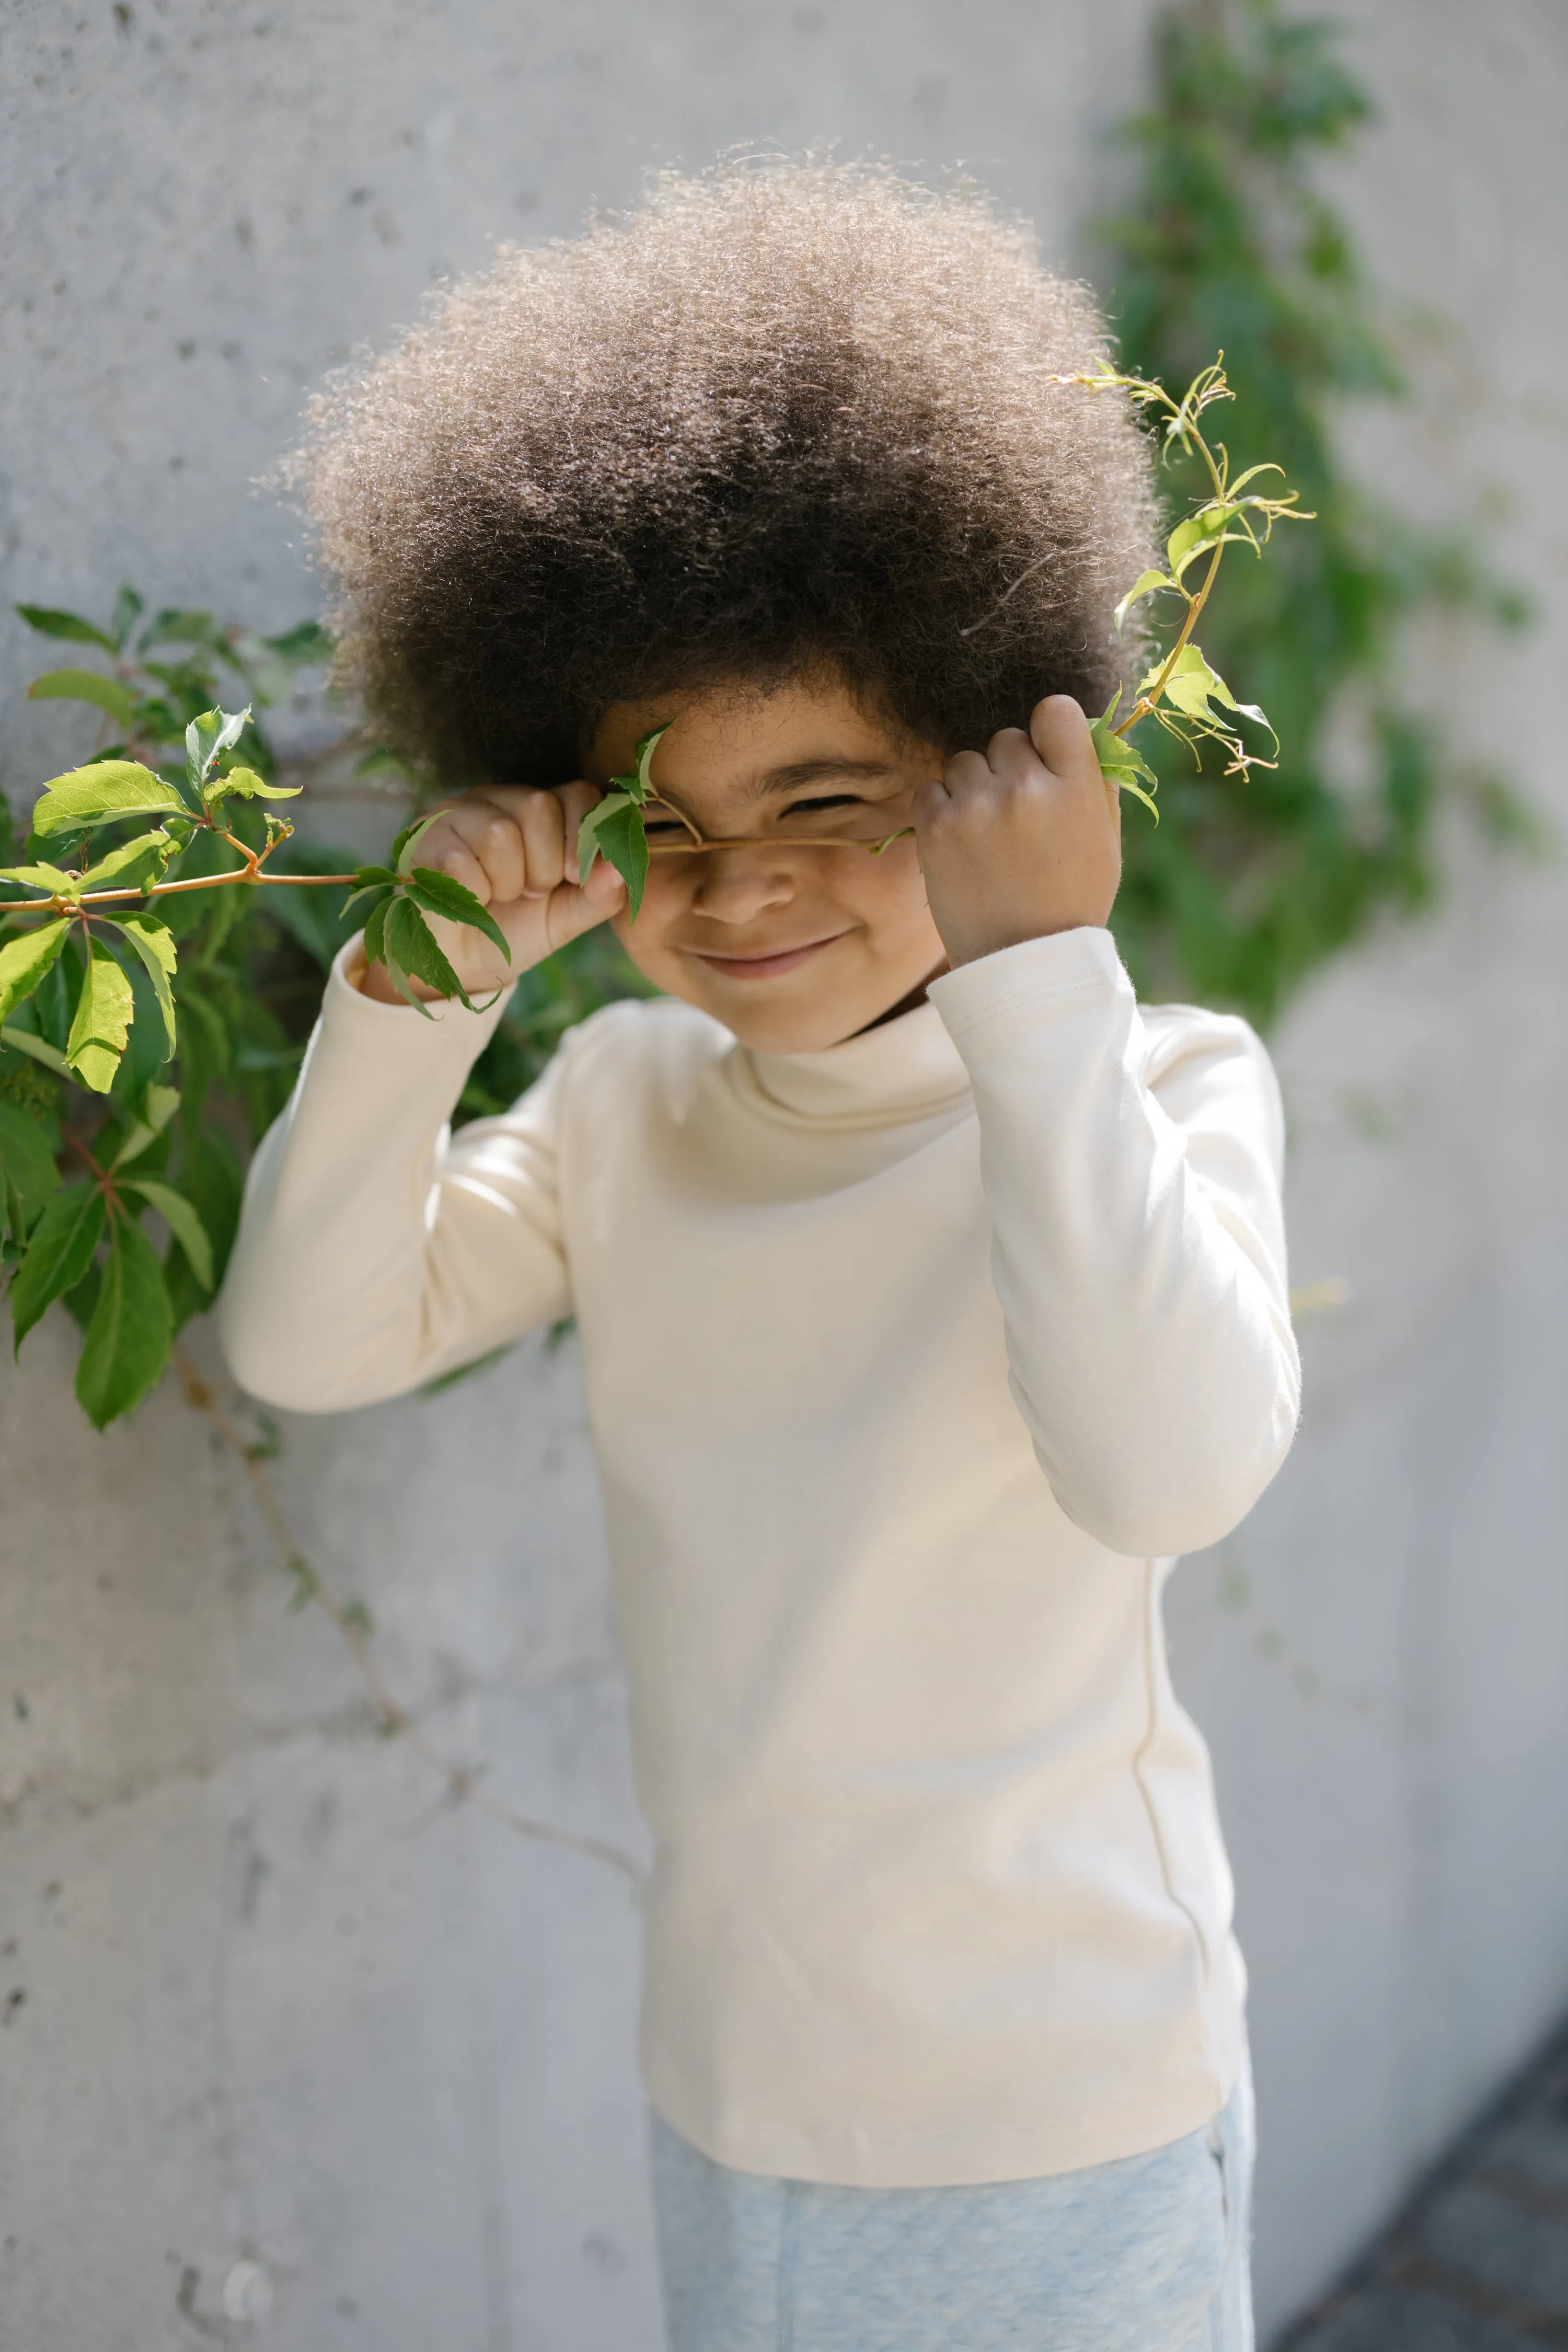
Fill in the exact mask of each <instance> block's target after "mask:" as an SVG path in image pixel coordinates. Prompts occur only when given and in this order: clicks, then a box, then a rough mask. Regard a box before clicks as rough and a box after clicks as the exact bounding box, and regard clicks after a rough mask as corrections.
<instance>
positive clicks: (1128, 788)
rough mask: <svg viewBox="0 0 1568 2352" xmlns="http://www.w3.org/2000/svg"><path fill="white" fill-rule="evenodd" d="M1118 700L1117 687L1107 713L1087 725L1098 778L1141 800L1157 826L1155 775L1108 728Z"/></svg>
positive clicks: (1133, 747) (1136, 752)
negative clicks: (1098, 771)
mask: <svg viewBox="0 0 1568 2352" xmlns="http://www.w3.org/2000/svg"><path fill="white" fill-rule="evenodd" d="M1120 701H1121V688H1120V687H1118V688H1117V690H1116V693H1115V695H1114V696H1113V697H1112V698H1111V702H1110V709H1108V710H1105V711H1103V712H1102V713H1101V714H1100V717H1099V718H1098V719H1090V721H1089V734H1090V736H1091V737H1092V739H1093V741H1094V750H1095V756H1096V758H1097V759H1098V760H1099V761H1100V773H1101V775H1103V776H1104V777H1105V778H1106V779H1107V781H1108V782H1110V783H1113V784H1114V785H1115V786H1116V787H1117V789H1118V791H1120V792H1124V793H1131V794H1132V795H1133V797H1134V799H1136V800H1141V801H1142V803H1143V805H1144V807H1145V808H1146V809H1147V810H1148V811H1149V813H1150V814H1151V815H1152V818H1153V820H1154V822H1155V824H1159V822H1160V812H1159V810H1158V809H1157V808H1156V807H1155V805H1154V800H1153V792H1154V788H1155V785H1156V782H1157V779H1156V777H1155V774H1154V771H1153V770H1152V768H1151V767H1150V765H1149V762H1148V761H1147V760H1145V759H1144V757H1143V755H1142V752H1141V751H1139V750H1138V748H1137V746H1136V745H1135V744H1132V743H1130V742H1129V741H1128V740H1127V738H1126V736H1125V735H1118V734H1117V733H1116V732H1115V731H1114V730H1113V728H1112V726H1111V721H1112V719H1114V718H1115V716H1116V706H1117V704H1118V703H1119V702H1120ZM1140 780H1142V781H1140ZM1145 786H1147V787H1148V789H1147V790H1145V789H1144V788H1145Z"/></svg>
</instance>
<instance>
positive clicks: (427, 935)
mask: <svg viewBox="0 0 1568 2352" xmlns="http://www.w3.org/2000/svg"><path fill="white" fill-rule="evenodd" d="M383 952H384V958H385V961H386V968H387V970H388V971H389V972H390V973H391V974H392V977H393V979H394V980H395V982H396V983H397V986H398V987H399V989H400V990H401V991H402V992H403V994H404V995H405V996H406V997H407V999H408V1001H409V1003H411V1004H414V1005H416V1006H417V1007H418V1010H419V1011H420V1012H421V1013H425V1015H426V1020H428V1019H429V1018H430V1017H431V1016H430V1014H429V1013H428V1012H427V1011H426V1007H425V1006H424V1005H423V1004H422V1003H420V1002H419V999H418V998H417V997H416V995H415V994H414V992H413V991H412V990H411V989H410V988H408V987H407V985H406V984H405V983H406V982H407V980H408V979H409V977H410V976H412V977H413V978H414V979H416V980H422V981H424V982H425V983H426V987H428V988H433V989H435V990H436V991H437V992H438V994H440V995H442V996H455V997H457V998H458V1000H459V1001H460V1002H461V1003H464V1004H466V1005H468V1010H469V1011H470V1012H472V1010H473V1006H472V1004H471V1003H470V1002H469V997H468V990H467V989H466V988H465V987H464V986H463V983H462V982H461V981H460V980H459V979H458V975H457V973H456V972H455V971H453V969H452V967H451V965H450V964H449V963H448V962H447V959H446V957H445V956H444V955H443V954H442V952H441V950H440V948H439V947H438V946H437V941H436V934H435V933H434V931H432V929H430V926H429V924H428V923H427V922H426V920H425V918H424V916H423V915H422V914H421V913H420V911H419V909H418V908H417V907H416V905H415V903H414V901H413V899H412V898H394V899H393V900H392V901H391V903H390V904H389V905H388V907H387V909H386V916H385V923H384V949H383Z"/></svg>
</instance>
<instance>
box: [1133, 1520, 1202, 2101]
mask: <svg viewBox="0 0 1568 2352" xmlns="http://www.w3.org/2000/svg"><path fill="white" fill-rule="evenodd" d="M1156 1590H1157V1586H1156V1569H1155V1563H1154V1561H1153V1560H1149V1561H1147V1562H1146V1563H1145V1566H1144V1570H1143V1685H1144V1690H1145V1693H1146V1695H1147V1703H1148V1710H1149V1712H1148V1723H1147V1727H1146V1728H1145V1730H1144V1734H1143V1737H1142V1739H1141V1740H1140V1741H1139V1743H1138V1746H1137V1747H1136V1748H1134V1750H1133V1752H1132V1779H1133V1783H1134V1785H1135V1787H1136V1788H1137V1790H1138V1794H1139V1797H1140V1798H1141V1800H1142V1805H1143V1811H1144V1813H1145V1814H1146V1815H1147V1817H1148V1822H1149V1834H1150V1836H1151V1837H1152V1839H1153V1841H1154V1852H1155V1853H1156V1855H1157V1856H1158V1858H1159V1864H1160V1878H1161V1883H1162V1884H1163V1886H1164V1889H1165V1895H1166V1898H1167V1900H1168V1901H1169V1902H1170V1903H1172V1904H1173V1906H1174V1907H1175V1908H1176V1909H1177V1910H1178V1911H1179V1912H1180V1913H1181V1915H1182V1916H1183V1918H1184V1920H1185V1921H1186V1923H1187V1926H1188V1927H1189V1929H1190V1930H1191V1932H1192V1937H1193V1941H1194V1944H1195V1945H1196V1947H1197V1953H1198V1962H1199V1968H1200V1971H1201V1978H1202V1988H1203V1999H1202V2008H1203V2015H1204V2056H1205V2061H1206V2063H1208V2065H1209V2067H1210V2070H1211V2071H1213V2067H1214V2053H1213V2047H1212V2042H1211V2038H1210V2032H1209V2013H1208V2012H1209V1996H1210V1994H1211V1992H1212V1990H1213V1979H1214V1955H1213V1953H1212V1952H1211V1951H1210V1949H1209V1944H1208V1938H1207V1937H1206V1936H1205V1934H1204V1931H1203V1927H1202V1926H1201V1925H1200V1923H1199V1920H1198V1916H1197V1914H1196V1913H1195V1912H1194V1909H1193V1907H1192V1906H1191V1905H1190V1904H1188V1903H1184V1901H1183V1899H1182V1897H1181V1896H1180V1895H1178V1894H1177V1892H1176V1887H1175V1882H1174V1878H1173V1874H1172V1870H1171V1860H1170V1855H1169V1853H1168V1852H1167V1850H1166V1846H1165V1839H1164V1833H1163V1831H1162V1830H1161V1827H1160V1816H1159V1813H1158V1811H1156V1809H1155V1805H1154V1800H1153V1795H1152V1791H1151V1790H1150V1788H1149V1784H1148V1781H1147V1780H1146V1778H1145V1776H1144V1770H1143V1766H1144V1762H1145V1759H1147V1757H1148V1754H1149V1750H1150V1748H1152V1746H1153V1744H1154V1734H1155V1732H1156V1730H1157V1729H1158V1727H1159V1720H1158V1718H1159V1710H1158V1707H1157V1706H1156V1704H1155V1696H1154V1694H1155V1674H1154V1628H1155V1622H1156V1607H1155V1595H1156Z"/></svg>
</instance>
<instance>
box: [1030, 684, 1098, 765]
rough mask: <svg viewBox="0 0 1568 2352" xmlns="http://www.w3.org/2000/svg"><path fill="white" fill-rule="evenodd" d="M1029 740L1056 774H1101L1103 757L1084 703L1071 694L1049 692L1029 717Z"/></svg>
mask: <svg viewBox="0 0 1568 2352" xmlns="http://www.w3.org/2000/svg"><path fill="white" fill-rule="evenodd" d="M1029 740H1030V741H1031V742H1032V743H1033V745H1034V747H1035V749H1036V751H1037V752H1038V753H1039V755H1040V757H1041V759H1042V760H1043V761H1045V763H1046V765H1047V768H1049V770H1050V771H1051V773H1052V774H1053V775H1054V776H1079V777H1088V776H1089V775H1098V774H1099V773H1100V758H1099V754H1098V753H1097V752H1096V751H1095V748H1094V738H1093V736H1092V735H1091V734H1090V733H1089V720H1088V719H1086V718H1085V717H1084V714H1083V706H1082V704H1081V703H1079V702H1075V701H1074V700H1073V698H1072V696H1071V695H1070V694H1047V697H1046V698H1045V700H1044V701H1043V702H1037V703H1036V705H1035V708H1034V709H1033V711H1032V712H1031V713H1030V716H1029Z"/></svg>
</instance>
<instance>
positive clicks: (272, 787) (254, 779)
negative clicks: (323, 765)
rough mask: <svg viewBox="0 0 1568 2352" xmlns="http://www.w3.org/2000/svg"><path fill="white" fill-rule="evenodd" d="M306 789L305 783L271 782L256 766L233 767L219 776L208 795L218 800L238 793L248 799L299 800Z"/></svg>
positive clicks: (211, 798) (210, 798)
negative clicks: (257, 770) (261, 774)
mask: <svg viewBox="0 0 1568 2352" xmlns="http://www.w3.org/2000/svg"><path fill="white" fill-rule="evenodd" d="M304 789H305V787H304V785H303V784H269V783H268V781H267V779H266V777H265V776H258V774H257V772H256V771H255V769H254V768H231V769H230V770H229V772H228V773H227V775H226V776H220V777H218V779H217V780H216V782H215V783H214V784H213V786H212V788H211V790H210V792H209V793H208V795H207V797H208V799H209V800H214V801H217V800H222V799H224V798H225V797H226V795H227V794H228V793H238V794H239V795H240V797H241V799H243V800H247V801H297V800H298V799H299V797H300V793H302V792H303V791H304Z"/></svg>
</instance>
